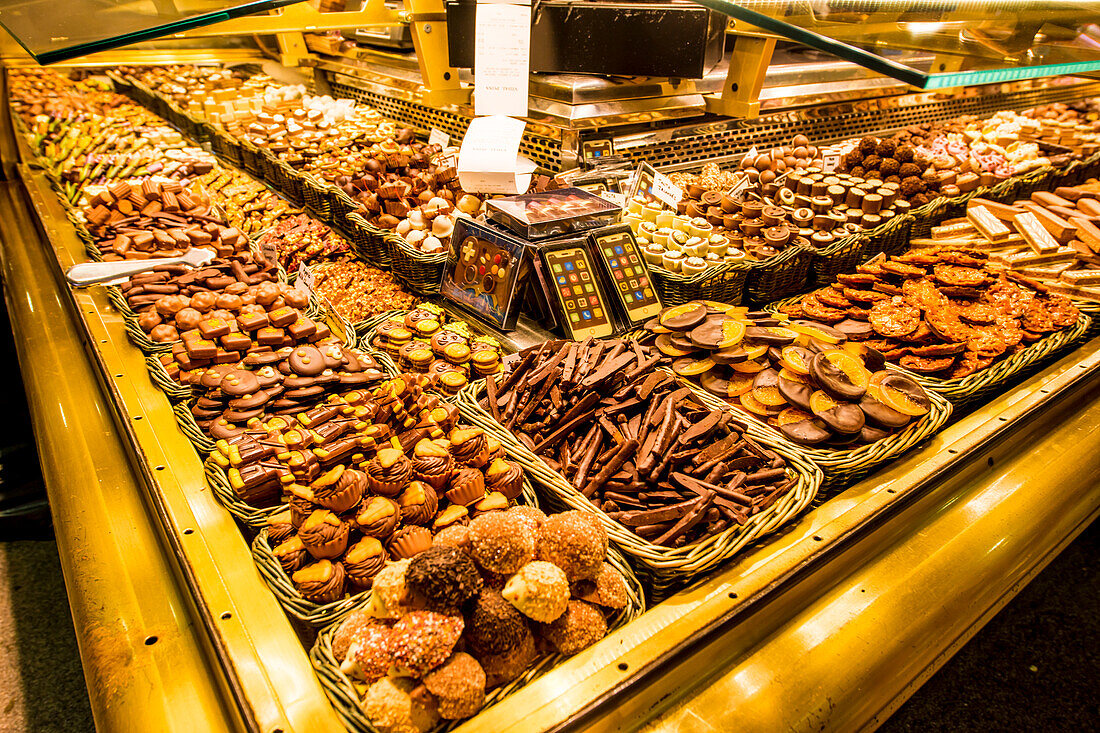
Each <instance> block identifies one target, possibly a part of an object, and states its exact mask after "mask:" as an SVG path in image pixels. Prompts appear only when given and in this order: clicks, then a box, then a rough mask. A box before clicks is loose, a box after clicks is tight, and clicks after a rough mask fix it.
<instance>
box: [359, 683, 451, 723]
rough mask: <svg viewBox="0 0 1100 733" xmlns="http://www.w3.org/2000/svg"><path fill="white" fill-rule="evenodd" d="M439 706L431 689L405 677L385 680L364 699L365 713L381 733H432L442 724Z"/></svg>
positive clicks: (374, 685)
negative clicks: (431, 731) (428, 689)
mask: <svg viewBox="0 0 1100 733" xmlns="http://www.w3.org/2000/svg"><path fill="white" fill-rule="evenodd" d="M420 690H423V692H422V693H420V692H419V691H420ZM436 705H437V703H436V701H435V698H434V696H433V695H432V694H431V693H430V692H428V691H427V688H425V687H424V686H423V685H417V683H416V681H415V680H410V679H404V678H393V677H383V678H382V679H380V680H378V681H377V682H375V683H374V684H373V685H371V686H370V687H369V688H368V689H367V692H366V694H365V695H364V696H363V713H364V714H365V715H366V716H367V718H368V719H369V720H370V722H371V725H373V726H374V727H375V729H377V731H378V733H428V731H430V730H431V729H432V728H434V727H435V726H436V725H437V724H438V723H439V712H438V711H437V709H436Z"/></svg>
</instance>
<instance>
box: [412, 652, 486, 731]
mask: <svg viewBox="0 0 1100 733" xmlns="http://www.w3.org/2000/svg"><path fill="white" fill-rule="evenodd" d="M424 686H425V687H427V688H428V692H430V693H432V694H433V695H435V697H436V699H437V700H438V701H439V715H440V717H442V718H444V719H446V720H458V719H459V718H468V717H470V716H471V715H475V714H476V713H477V711H478V710H481V707H482V706H483V705H484V704H485V670H483V669H482V668H481V665H480V664H478V661H477V660H476V659H474V658H473V657H471V656H470V655H469V654H466V653H464V652H457V653H455V654H452V655H451V656H450V658H449V659H448V660H447V661H445V662H444V663H443V664H441V665H440V666H438V667H436V668H435V669H433V670H432V671H431V672H429V673H428V674H426V675H424Z"/></svg>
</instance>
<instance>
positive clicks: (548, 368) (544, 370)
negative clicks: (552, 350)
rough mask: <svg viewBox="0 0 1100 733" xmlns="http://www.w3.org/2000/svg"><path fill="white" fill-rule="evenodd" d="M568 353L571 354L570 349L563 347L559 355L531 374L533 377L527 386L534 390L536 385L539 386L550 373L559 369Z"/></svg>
mask: <svg viewBox="0 0 1100 733" xmlns="http://www.w3.org/2000/svg"><path fill="white" fill-rule="evenodd" d="M567 353H569V347H568V346H562V347H561V348H560V349H558V353H556V354H554V356H553V357H552V358H551V359H550V361H548V362H546V363H545V364H543V365H542V366H540V367H538V368H537V369H536V370H535V371H534V372H532V373H531V376H530V377H528V379H527V381H526V382H525V384H526V385H527V386H528V387H530V388H534V387H535V385H537V384H538V383H539V382H541V381H542V380H543V379H544V378H545V377H547V376H548V375H549V374H550V372H552V371H554V368H555V367H557V366H558V364H561V362H562V360H563V359H564V358H565V355H566V354H567Z"/></svg>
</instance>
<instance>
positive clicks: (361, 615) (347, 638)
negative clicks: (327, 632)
mask: <svg viewBox="0 0 1100 733" xmlns="http://www.w3.org/2000/svg"><path fill="white" fill-rule="evenodd" d="M375 623H378V621H377V619H375V618H374V617H373V616H371V615H370V614H369V613H367V612H366V611H363V610H356V611H352V612H351V613H349V614H348V615H347V616H346V617H345V618H344V620H343V622H341V624H340V627H339V628H337V629H336V633H335V634H333V635H332V656H334V657H335V658H336V661H338V662H343V661H344V659H345V658H346V657H347V655H348V648H349V647H350V646H351V642H352V641H353V640H354V639H355V635H356V634H358V633H359V632H360V631H361V630H362V629H364V628H366V627H367V626H370V625H371V624H375Z"/></svg>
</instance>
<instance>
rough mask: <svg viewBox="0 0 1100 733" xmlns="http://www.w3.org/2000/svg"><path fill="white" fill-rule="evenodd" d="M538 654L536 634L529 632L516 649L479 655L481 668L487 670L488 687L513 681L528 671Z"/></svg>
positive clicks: (486, 683) (486, 680) (486, 681)
mask: <svg viewBox="0 0 1100 733" xmlns="http://www.w3.org/2000/svg"><path fill="white" fill-rule="evenodd" d="M537 656H538V652H537V650H536V649H535V636H534V634H532V633H530V632H528V633H527V634H526V635H525V636H524V637H523V639H522V641H520V644H519V646H517V647H516V648H515V649H512V650H511V651H507V652H504V653H503V654H487V655H483V656H481V657H479V659H478V661H479V662H480V663H481V668H482V669H484V670H485V687H486V689H489V690H491V689H493V688H494V687H499V686H500V685H506V684H508V683H509V682H511V681H513V680H514V679H516V678H517V677H519V676H520V675H521V674H523V673H524V672H526V671H527V668H528V667H530V666H531V664H532V663H533V662H534V661H535V657H537Z"/></svg>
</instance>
